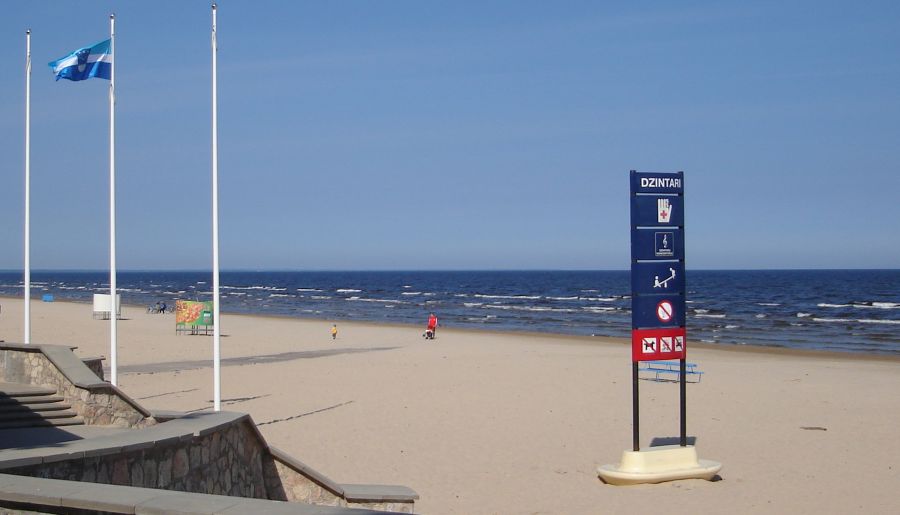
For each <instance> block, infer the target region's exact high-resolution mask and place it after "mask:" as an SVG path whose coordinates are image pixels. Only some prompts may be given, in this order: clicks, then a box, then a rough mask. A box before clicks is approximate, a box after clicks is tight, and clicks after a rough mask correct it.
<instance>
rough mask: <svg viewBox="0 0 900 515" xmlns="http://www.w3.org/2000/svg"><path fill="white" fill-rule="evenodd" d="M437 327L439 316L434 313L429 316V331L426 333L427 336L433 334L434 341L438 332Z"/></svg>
mask: <svg viewBox="0 0 900 515" xmlns="http://www.w3.org/2000/svg"><path fill="white" fill-rule="evenodd" d="M437 325H438V321H437V315H435V314H434V313H432V314H431V315H429V316H428V330H427V331H426V334H427V333H431V339H432V340H433V339H434V334H435V333H436V332H437Z"/></svg>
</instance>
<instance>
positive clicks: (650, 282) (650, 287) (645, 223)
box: [597, 170, 722, 485]
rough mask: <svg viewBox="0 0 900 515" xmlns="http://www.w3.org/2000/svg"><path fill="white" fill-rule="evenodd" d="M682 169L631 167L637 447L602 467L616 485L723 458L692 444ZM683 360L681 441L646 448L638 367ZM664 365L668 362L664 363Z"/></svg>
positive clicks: (706, 473) (684, 471) (701, 473)
mask: <svg viewBox="0 0 900 515" xmlns="http://www.w3.org/2000/svg"><path fill="white" fill-rule="evenodd" d="M684 272H685V265H684V173H683V172H677V173H646V172H637V171H634V170H632V171H631V376H632V389H631V392H632V410H633V412H632V415H633V416H632V428H633V445H632V450H631V451H624V452H623V454H622V461H621V462H620V463H619V465H618V466H614V465H604V466H602V467H599V468H598V469H597V473H598V475H599V476H600V478H601V479H603V481H604V482H606V483H609V484H613V485H629V484H637V483H659V482H662V481H672V480H675V479H689V478H696V479H712V478H713V477H715V475H716V473H717V472H718V471H719V469H721V468H722V465H721V464H720V463H717V462H714V461H708V460H700V459H699V458H698V457H697V451H696V449H695V448H694V446H692V445H690V446H689V445H688V444H687V409H686V406H687V401H686V398H687V388H686V384H687V382H686V377H685V376H686V375H687V374H686V368H687V363H686V361H685V359H686V356H687V331H686V327H685V326H686V324H685V321H686V314H685V305H686V302H685V293H686V289H685V280H684ZM675 359H677V360H679V369H678V370H679V371H680V374H679V382H680V385H679V397H680V400H681V402H680V417H681V424H680V433H681V435H680V436H681V438H680V442H679V445H664V446H660V447H651V448H649V449H648V450H645V451H641V448H640V410H639V406H640V395H639V389H638V371H639V369H640V362H642V361H662V360H675ZM658 366H667V365H666V364H658Z"/></svg>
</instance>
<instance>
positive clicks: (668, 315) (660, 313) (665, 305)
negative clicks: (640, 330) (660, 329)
mask: <svg viewBox="0 0 900 515" xmlns="http://www.w3.org/2000/svg"><path fill="white" fill-rule="evenodd" d="M672 313H674V310H673V308H672V303H671V302H669V301H667V300H661V301H659V304H657V305H656V318H658V319H659V321H660V322H671V321H672Z"/></svg>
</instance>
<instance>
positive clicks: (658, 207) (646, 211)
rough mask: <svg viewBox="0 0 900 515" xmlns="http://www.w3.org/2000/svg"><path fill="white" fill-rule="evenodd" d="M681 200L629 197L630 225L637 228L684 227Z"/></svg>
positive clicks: (643, 196) (680, 198) (668, 196)
mask: <svg viewBox="0 0 900 515" xmlns="http://www.w3.org/2000/svg"><path fill="white" fill-rule="evenodd" d="M683 198H684V197H679V196H673V195H634V196H633V197H631V224H632V225H634V226H637V227H651V226H672V225H674V226H680V225H684V209H683V206H682V202H683Z"/></svg>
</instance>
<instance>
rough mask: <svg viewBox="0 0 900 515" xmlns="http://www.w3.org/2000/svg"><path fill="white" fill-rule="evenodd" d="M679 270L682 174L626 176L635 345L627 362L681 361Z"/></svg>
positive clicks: (681, 289)
mask: <svg viewBox="0 0 900 515" xmlns="http://www.w3.org/2000/svg"><path fill="white" fill-rule="evenodd" d="M684 269H685V266H684V174H683V173H682V172H678V173H643V172H641V173H639V172H635V171H632V172H631V292H632V297H631V325H632V337H633V340H634V341H637V342H638V343H640V345H636V346H633V349H632V360H633V361H644V360H648V359H662V358H660V356H666V357H672V356H678V357H681V358H683V357H684V355H685V354H684V341H683V340H684V338H683V336H684V334H685V330H684V325H685V281H684ZM648 330H649V331H651V332H652V331H657V332H659V331H663V333H665V334H663V333H660V334H656V333H654V334H649V335H648V334H645V333H647V331H648ZM638 333H639V334H638ZM676 333H677V334H676ZM636 334H637V335H638V336H640V338H637V336H635V335H636ZM676 336H677V337H678V338H681V342H680V347H679V346H678V345H675V344H674V343H672V342H674V341H675V338H676ZM635 338H637V339H636V340H635ZM645 340H646V342H645ZM633 343H634V342H633ZM644 344H646V345H644ZM654 345H655V347H654ZM635 349H639V350H640V352H638V351H636V350H635Z"/></svg>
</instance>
